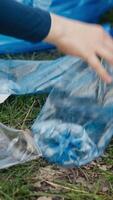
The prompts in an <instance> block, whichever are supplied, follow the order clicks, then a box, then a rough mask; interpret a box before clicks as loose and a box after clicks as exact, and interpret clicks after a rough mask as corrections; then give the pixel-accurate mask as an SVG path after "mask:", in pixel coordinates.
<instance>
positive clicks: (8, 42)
mask: <svg viewBox="0 0 113 200" xmlns="http://www.w3.org/2000/svg"><path fill="white" fill-rule="evenodd" d="M17 1H19V2H21V3H24V4H26V5H30V6H34V7H37V6H38V7H40V8H42V9H46V10H48V11H51V12H54V13H56V14H59V15H63V16H66V17H69V18H73V19H78V20H82V21H85V22H91V23H97V22H98V20H99V17H100V16H101V15H102V14H103V13H105V12H106V11H107V10H109V9H110V8H112V7H113V0H17ZM48 48H53V46H52V45H48V44H46V43H38V44H32V43H29V42H25V41H23V40H18V39H14V38H12V37H6V36H3V35H0V54H6V53H23V52H31V51H36V50H43V49H44V50H47V49H48Z"/></svg>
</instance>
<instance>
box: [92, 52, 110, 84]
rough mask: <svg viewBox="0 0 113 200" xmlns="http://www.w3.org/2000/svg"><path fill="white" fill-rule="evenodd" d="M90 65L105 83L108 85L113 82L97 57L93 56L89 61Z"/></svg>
mask: <svg viewBox="0 0 113 200" xmlns="http://www.w3.org/2000/svg"><path fill="white" fill-rule="evenodd" d="M88 63H89V64H90V65H91V67H92V68H93V69H94V70H95V71H96V72H97V74H98V75H99V76H100V77H101V78H102V80H103V81H105V82H106V83H108V84H109V83H111V82H112V77H111V76H110V75H109V74H108V73H107V71H106V70H105V69H104V68H103V66H102V65H101V63H100V61H99V59H98V57H97V56H96V55H93V56H92V57H91V58H90V59H89V61H88Z"/></svg>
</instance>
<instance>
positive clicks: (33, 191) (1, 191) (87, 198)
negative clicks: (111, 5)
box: [0, 12, 113, 200]
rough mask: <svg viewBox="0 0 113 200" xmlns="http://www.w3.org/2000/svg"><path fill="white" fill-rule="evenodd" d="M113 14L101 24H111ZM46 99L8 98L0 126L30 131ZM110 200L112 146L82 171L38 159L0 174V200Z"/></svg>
mask: <svg viewBox="0 0 113 200" xmlns="http://www.w3.org/2000/svg"><path fill="white" fill-rule="evenodd" d="M112 16H113V15H112V12H110V13H108V14H107V15H106V16H104V17H103V19H102V20H101V21H103V20H104V21H108V19H110V21H111V22H113V18H112ZM60 55H61V54H60V53H58V52H56V51H52V52H48V53H46V54H45V53H39V54H37V53H33V54H26V55H23V54H21V55H16V56H14V55H12V56H11V55H7V56H5V58H9V59H11V58H14V59H15V58H17V59H30V60H40V59H54V58H56V57H59V56H60ZM1 58H4V56H1ZM45 100H46V95H38V96H37V95H31V96H17V97H15V96H11V97H10V98H9V99H8V100H7V101H6V102H5V103H4V104H2V105H0V122H2V123H4V124H6V125H9V126H13V127H15V128H29V127H30V126H31V124H32V123H33V121H34V119H35V118H36V117H37V115H38V113H39V112H40V110H41V108H42V106H43V104H44V102H45ZM41 196H42V197H51V199H53V200H60V199H62V200H63V199H66V200H70V199H71V200H113V142H111V144H110V145H109V147H108V149H107V151H106V153H105V155H104V156H103V158H99V160H97V161H96V162H93V163H91V164H89V165H87V166H85V167H82V168H78V169H77V168H75V169H63V168H60V167H57V166H54V165H50V164H49V163H47V161H45V160H43V159H41V158H40V159H37V160H35V161H31V162H28V163H25V164H23V165H18V166H14V167H11V168H9V169H4V170H1V171H0V200H37V199H38V198H39V197H41Z"/></svg>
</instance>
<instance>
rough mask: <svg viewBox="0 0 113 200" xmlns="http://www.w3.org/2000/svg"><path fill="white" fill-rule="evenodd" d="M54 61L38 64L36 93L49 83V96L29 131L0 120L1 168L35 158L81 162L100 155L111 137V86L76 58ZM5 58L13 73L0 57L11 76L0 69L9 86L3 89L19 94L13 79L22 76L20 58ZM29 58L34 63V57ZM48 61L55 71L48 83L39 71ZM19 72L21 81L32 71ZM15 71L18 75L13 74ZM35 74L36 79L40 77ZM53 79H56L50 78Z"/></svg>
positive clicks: (112, 113)
mask: <svg viewBox="0 0 113 200" xmlns="http://www.w3.org/2000/svg"><path fill="white" fill-rule="evenodd" d="M58 60H59V63H60V66H62V67H64V66H65V70H64V68H63V73H62V68H61V71H60V72H61V74H60V72H59V73H57V70H56V69H57V66H58V63H57V61H58ZM58 60H56V61H50V62H49V61H46V62H41V66H43V68H41V72H42V73H40V75H39V76H40V78H42V82H43V83H44V84H43V83H42V85H44V87H42V88H43V89H42V88H41V90H39V91H40V92H45V91H46V88H47V89H48V85H49V83H51V84H50V85H51V87H49V90H48V91H49V92H50V95H49V97H48V99H47V101H46V103H45V105H44V107H43V109H42V111H41V112H40V114H39V116H38V118H37V119H36V120H35V122H34V124H33V125H32V127H31V130H30V133H32V135H29V132H28V131H27V132H26V134H25V132H24V131H20V130H14V129H11V128H8V127H6V126H4V125H2V124H0V151H1V153H0V168H5V167H8V166H11V165H14V164H17V163H23V162H25V161H27V160H31V159H34V158H37V157H39V156H43V157H45V158H46V159H47V160H49V161H50V162H52V163H53V162H54V163H56V164H59V165H62V166H66V167H74V166H81V165H84V164H87V163H89V162H91V161H92V160H94V159H96V158H97V157H98V156H100V155H102V154H103V152H104V150H105V148H106V147H107V145H108V143H109V142H110V140H111V137H112V135H113V97H112V96H113V95H112V94H113V84H111V85H106V84H105V83H103V82H102V81H101V80H100V78H99V77H98V76H97V74H96V73H95V72H94V71H93V70H92V69H91V68H89V67H88V65H87V64H86V63H85V62H83V61H82V60H80V59H78V58H73V57H68V56H67V57H64V58H63V59H58ZM67 60H68V63H67ZM61 61H62V62H61ZM9 62H11V63H12V64H11V66H13V64H14V66H15V67H14V71H13V70H12V68H11V72H10V68H8V66H9V65H8V61H7V62H6V61H3V62H2V66H3V69H4V70H5V69H8V70H9V71H7V72H8V74H10V76H5V71H4V73H3V71H2V73H0V77H2V79H4V78H5V81H6V77H7V78H8V77H12V80H13V84H12V85H13V87H12V88H13V89H12V90H11V88H10V87H11V85H10V81H9V82H8V83H9V84H7V90H6V91H8V87H9V91H10V92H12V93H13V94H18V92H19V94H21V91H22V93H23V85H19V90H17V88H16V89H15V87H17V86H18V84H19V83H20V81H18V82H17V80H19V75H20V78H21V73H20V72H21V70H22V68H21V65H20V63H21V62H23V61H9ZM13 62H14V63H13ZM31 62H32V61H31ZM33 62H34V64H35V63H37V61H33ZM52 62H54V65H53V66H54V67H55V66H56V69H55V68H54V69H53V71H54V72H53V73H52V74H51V73H50V79H49V75H48V84H45V76H43V70H45V67H48V66H49V64H51V63H52ZM55 62H56V65H55ZM3 63H5V64H4V65H3ZM26 63H27V61H26ZM42 63H43V65H42ZM61 63H62V65H61ZM15 64H16V65H15ZM7 65H8V66H7ZM37 65H39V63H38V64H37ZM103 65H104V66H105V68H106V69H107V70H108V71H109V72H110V74H111V75H112V74H113V70H112V68H111V67H110V66H109V65H108V64H107V63H106V62H103ZM33 67H34V65H33ZM38 67H39V66H38ZM0 69H1V68H0ZM23 69H24V68H23ZM35 69H36V66H35ZM19 70H20V71H19ZM23 72H24V73H23V74H24V75H23V77H22V79H23V80H24V78H26V76H27V75H28V76H29V77H30V76H31V74H32V69H31V74H30V72H29V70H28V71H27V70H26V71H24V70H23ZM16 73H17V74H18V79H14V78H13V77H14V75H15V74H16ZM27 73H28V74H27ZM36 77H37V80H39V77H38V76H36ZM40 80H41V79H40ZM52 80H55V81H54V82H52ZM35 81H36V79H35ZM6 82H7V81H6ZM37 82H38V81H37ZM14 83H15V84H14ZM24 83H25V82H24ZM38 83H39V82H38ZM53 83H54V84H53ZM4 84H5V82H2V84H1V86H2V87H1V88H0V90H1V91H2V94H3V90H4V94H5V92H6V91H5V88H6V87H4ZM27 84H28V87H27ZM50 85H49V86H50ZM38 86H39V88H40V85H37V88H38ZM29 87H30V85H29V81H28V82H27V81H26V88H29ZM1 91H0V93H1ZM25 91H26V92H27V90H25ZM25 91H24V92H25ZM28 91H29V90H28ZM30 91H32V92H33V93H34V92H36V93H37V91H38V90H34V88H33V90H30ZM16 92H17V93H16ZM25 135H26V136H25ZM29 138H30V139H29ZM29 146H30V148H28V147H29ZM15 152H17V153H15Z"/></svg>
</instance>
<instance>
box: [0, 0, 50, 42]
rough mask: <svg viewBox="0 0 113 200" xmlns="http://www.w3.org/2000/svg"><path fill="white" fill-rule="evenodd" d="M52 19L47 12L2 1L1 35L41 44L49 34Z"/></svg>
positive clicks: (12, 0)
mask: <svg viewBox="0 0 113 200" xmlns="http://www.w3.org/2000/svg"><path fill="white" fill-rule="evenodd" d="M50 27H51V17H50V14H49V13H48V12H47V11H44V10H41V9H39V8H33V7H30V6H26V5H24V4H22V3H19V2H16V1H15V0H0V34H4V35H9V36H13V37H16V38H19V39H23V40H27V41H30V42H39V41H41V40H43V39H44V38H45V37H46V36H47V35H48V33H49V31H50Z"/></svg>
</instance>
